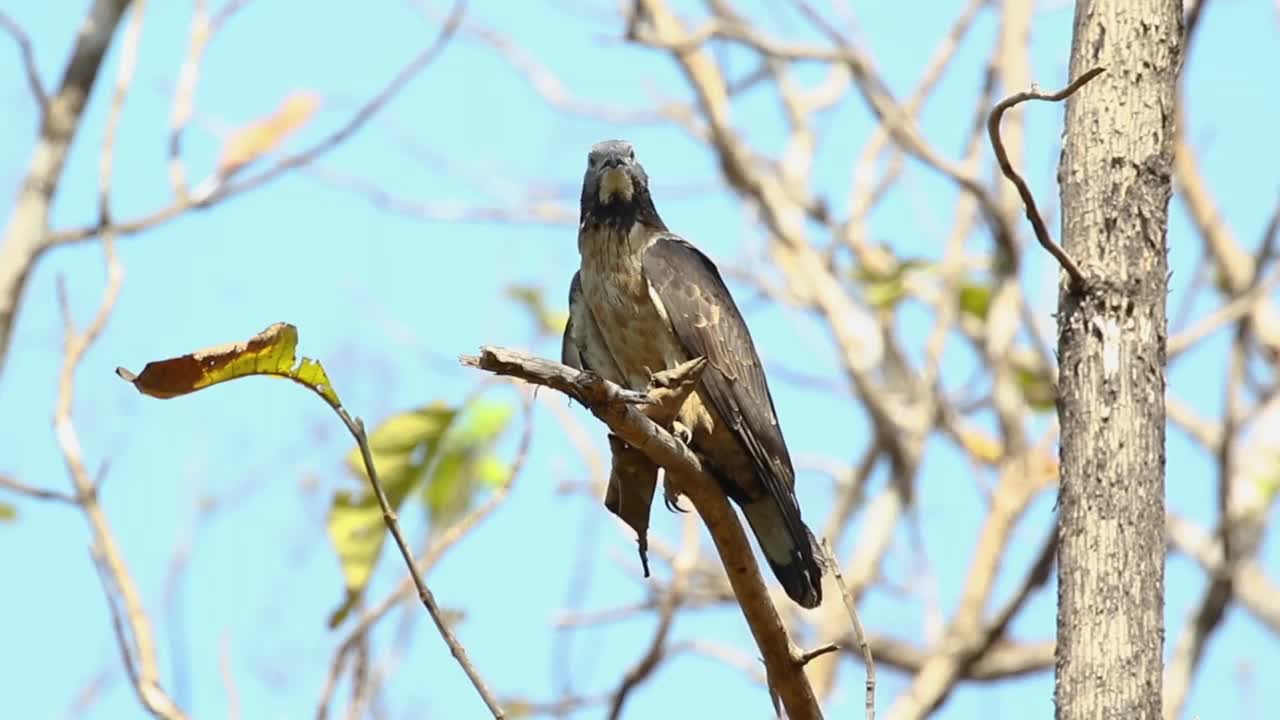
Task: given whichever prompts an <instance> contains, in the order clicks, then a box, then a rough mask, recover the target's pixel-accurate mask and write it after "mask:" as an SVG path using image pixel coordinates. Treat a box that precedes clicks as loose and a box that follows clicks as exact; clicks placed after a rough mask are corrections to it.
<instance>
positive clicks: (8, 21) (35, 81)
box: [0, 10, 49, 117]
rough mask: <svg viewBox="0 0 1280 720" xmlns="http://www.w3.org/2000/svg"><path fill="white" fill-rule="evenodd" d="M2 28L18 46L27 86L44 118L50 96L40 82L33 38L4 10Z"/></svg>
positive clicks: (0, 12) (0, 25)
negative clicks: (32, 44) (32, 47)
mask: <svg viewBox="0 0 1280 720" xmlns="http://www.w3.org/2000/svg"><path fill="white" fill-rule="evenodd" d="M0 28H4V31H5V32H7V33H9V35H10V36H12V37H13V41H14V42H15V43H17V44H18V54H19V55H21V56H22V69H23V71H24V72H25V73H26V75H27V86H28V87H30V88H31V97H32V98H33V99H34V100H35V102H36V109H37V110H39V111H40V117H44V113H45V111H46V110H47V109H48V108H49V95H48V93H46V92H45V91H44V83H43V82H41V81H40V69H39V68H38V67H37V66H36V54H35V51H33V50H32V49H31V38H30V37H28V36H27V33H26V31H25V30H23V29H22V26H21V25H19V24H18V22H17V21H16V20H14V19H13V18H12V17H10V16H9V13H7V12H4V11H3V10H0Z"/></svg>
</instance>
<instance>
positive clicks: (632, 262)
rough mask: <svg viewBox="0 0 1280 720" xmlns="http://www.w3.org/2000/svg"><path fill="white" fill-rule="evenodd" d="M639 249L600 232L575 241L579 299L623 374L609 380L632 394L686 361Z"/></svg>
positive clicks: (636, 243) (631, 240)
mask: <svg viewBox="0 0 1280 720" xmlns="http://www.w3.org/2000/svg"><path fill="white" fill-rule="evenodd" d="M643 247H644V245H643V243H642V242H639V241H638V239H637V238H634V237H618V236H615V234H613V233H608V232H604V231H601V232H599V233H595V234H592V233H584V234H583V235H582V236H581V237H580V238H579V248H580V250H581V252H582V268H581V278H582V299H583V301H584V302H586V303H587V305H588V307H589V308H590V310H591V314H592V315H594V316H595V319H596V322H597V324H598V326H599V328H600V334H601V336H602V339H603V340H604V342H605V345H606V346H608V348H609V352H610V354H611V355H612V356H613V360H614V363H615V364H616V365H617V367H618V370H619V371H620V372H621V374H622V376H621V377H609V378H608V379H609V380H612V381H614V382H616V383H619V384H622V385H625V386H627V387H629V388H631V389H633V390H644V389H645V388H646V387H648V385H649V376H650V374H651V373H656V372H658V371H660V370H666V369H668V368H671V367H675V366H676V365H678V364H680V363H681V362H684V361H685V360H686V359H688V358H687V354H686V353H685V351H684V348H683V347H682V346H681V345H680V344H679V342H678V341H677V339H676V337H675V333H674V331H672V329H671V323H670V322H669V321H668V320H667V317H666V311H665V309H664V308H663V307H662V302H661V300H659V299H658V297H657V296H656V295H655V294H654V293H653V292H652V290H651V288H650V286H649V282H648V280H647V279H646V278H645V276H644V269H643V267H642V264H641V257H642V253H643Z"/></svg>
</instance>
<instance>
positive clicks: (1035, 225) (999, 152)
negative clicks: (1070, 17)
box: [987, 67, 1106, 289]
mask: <svg viewBox="0 0 1280 720" xmlns="http://www.w3.org/2000/svg"><path fill="white" fill-rule="evenodd" d="M1105 69H1106V68H1101V67H1096V68H1093V69H1091V70H1089V71H1087V72H1085V73H1084V74H1082V75H1081V76H1080V77H1078V78H1076V79H1075V80H1073V81H1072V82H1071V84H1070V85H1068V86H1066V87H1065V88H1063V89H1061V90H1059V91H1058V92H1055V93H1042V92H1036V91H1029V92H1020V93H1015V94H1013V95H1010V96H1009V97H1007V98H1005V99H1003V100H1001V101H1000V102H998V103H996V106H995V107H994V108H992V109H991V115H990V116H989V117H988V118H987V134H988V135H989V136H990V137H991V147H992V149H993V150H995V153H996V162H997V163H999V165H1000V172H1002V173H1004V176H1005V177H1007V178H1009V180H1010V181H1011V182H1013V184H1014V185H1015V186H1016V187H1017V188H1018V195H1019V196H1021V197H1022V204H1023V206H1025V208H1026V211H1027V219H1028V220H1030V221H1031V227H1032V229H1033V230H1035V234H1036V240H1037V241H1039V243H1040V245H1041V246H1042V247H1043V248H1044V249H1045V250H1048V251H1049V254H1050V255H1052V256H1053V257H1054V259H1056V260H1057V261H1058V264H1059V265H1061V266H1062V269H1063V270H1066V271H1067V274H1068V275H1070V276H1071V282H1072V283H1074V284H1075V287H1076V288H1077V289H1079V288H1083V287H1084V284H1085V277H1084V273H1083V272H1081V271H1080V267H1079V266H1078V265H1076V263H1075V261H1074V260H1072V259H1071V256H1069V255H1067V253H1066V251H1065V250H1063V249H1062V247H1061V246H1060V245H1058V243H1056V242H1054V241H1053V238H1052V237H1050V236H1049V230H1048V228H1046V227H1045V225H1044V219H1043V218H1041V217H1040V211H1039V210H1038V209H1036V200H1035V197H1034V196H1033V195H1032V194H1031V188H1029V187H1027V182H1026V181H1025V180H1023V179H1022V176H1021V175H1019V174H1018V171H1017V170H1014V169H1013V164H1012V163H1010V162H1009V154H1008V152H1007V151H1006V150H1005V148H1004V141H1003V140H1001V139H1000V119H1001V118H1002V117H1004V113H1005V111H1006V110H1008V109H1010V108H1012V107H1014V106H1015V105H1019V104H1021V103H1024V102H1026V101H1028V100H1048V101H1050V102H1058V101H1060V100H1064V99H1066V98H1068V97H1070V96H1071V95H1073V94H1074V93H1075V92H1076V91H1077V90H1079V89H1080V88H1081V87H1082V86H1084V84H1085V83H1087V82H1089V81H1090V80H1092V79H1094V78H1095V77H1097V76H1098V75H1101V74H1102V72H1103V71H1104V70H1105Z"/></svg>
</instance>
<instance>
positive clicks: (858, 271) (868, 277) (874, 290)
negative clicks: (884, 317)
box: [853, 258, 933, 310]
mask: <svg viewBox="0 0 1280 720" xmlns="http://www.w3.org/2000/svg"><path fill="white" fill-rule="evenodd" d="M932 265H933V263H931V262H929V261H928V260H924V259H921V258H908V259H906V260H901V261H899V262H897V263H896V264H894V265H893V267H892V268H891V269H888V270H884V271H876V270H871V269H868V268H863V267H857V268H854V270H853V278H854V279H855V280H857V281H858V282H860V283H862V292H863V296H864V297H865V298H866V300H867V304H869V305H871V306H872V307H874V308H877V309H881V310H884V309H889V308H892V307H893V306H894V305H897V304H898V302H900V301H901V300H902V299H903V298H904V297H906V295H907V275H908V274H909V273H912V272H917V271H921V270H927V269H929V268H930V267H931V266H932Z"/></svg>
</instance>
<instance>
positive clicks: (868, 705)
mask: <svg viewBox="0 0 1280 720" xmlns="http://www.w3.org/2000/svg"><path fill="white" fill-rule="evenodd" d="M822 554H823V557H824V558H825V559H826V561H827V567H829V568H831V574H832V575H834V576H835V579H836V586H837V587H839V588H840V597H841V599H843V600H844V607H845V609H846V610H848V611H849V624H850V625H852V626H853V637H854V640H856V641H857V643H858V649H859V650H860V651H861V652H862V663H863V666H864V667H865V668H866V672H867V690H866V702H865V710H864V712H865V713H866V718H867V720H875V717H876V662H875V658H873V657H871V646H869V645H867V634H866V633H865V632H863V630H862V621H861V620H859V619H858V604H857V602H855V601H854V599H853V593H852V592H850V590H849V588H848V587H847V586H846V585H845V584H844V575H843V574H842V573H841V572H840V561H839V560H837V559H836V554H835V553H834V552H832V550H831V543H830V542H828V541H827V540H826V538H823V540H822Z"/></svg>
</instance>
